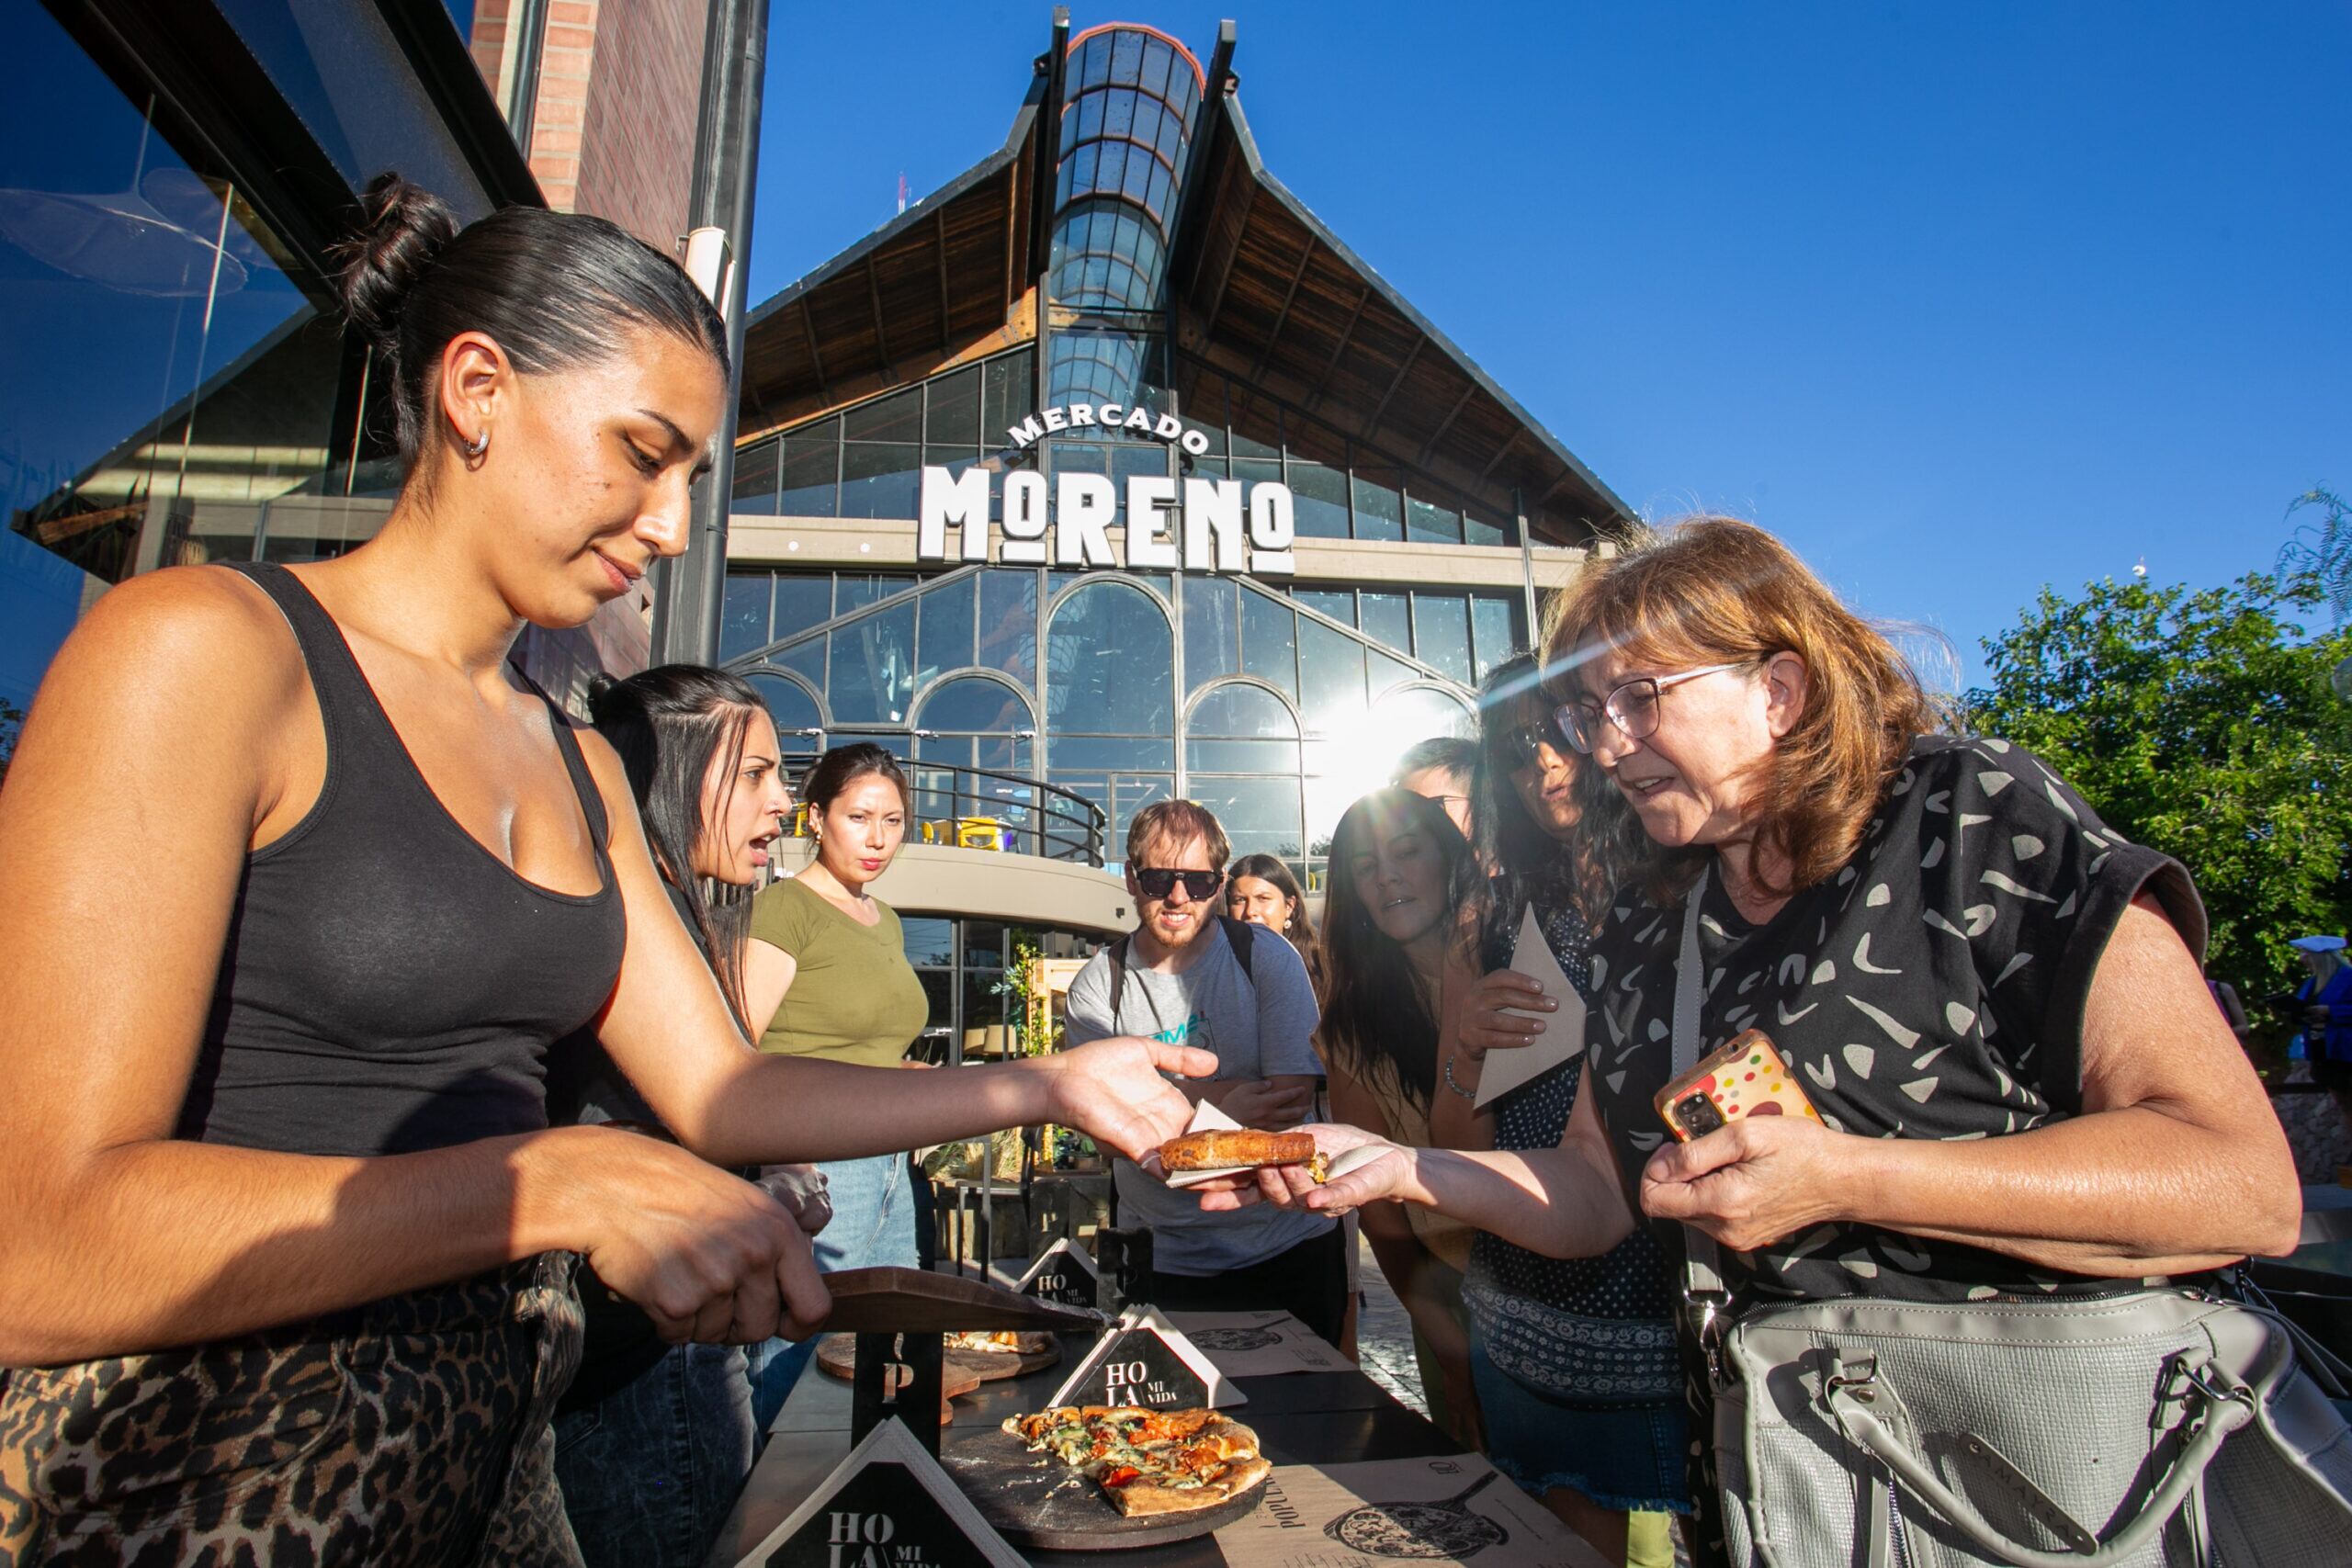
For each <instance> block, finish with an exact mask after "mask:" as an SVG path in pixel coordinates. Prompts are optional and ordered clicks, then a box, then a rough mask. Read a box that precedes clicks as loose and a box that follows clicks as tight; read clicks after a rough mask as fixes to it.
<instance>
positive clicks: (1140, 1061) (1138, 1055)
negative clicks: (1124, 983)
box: [1037, 1036, 1217, 1159]
mask: <svg viewBox="0 0 2352 1568" xmlns="http://www.w3.org/2000/svg"><path fill="white" fill-rule="evenodd" d="M1037 1061H1038V1063H1039V1064H1040V1066H1041V1069H1042V1070H1043V1071H1045V1072H1046V1073H1049V1074H1051V1075H1052V1076H1051V1077H1050V1078H1049V1079H1048V1080H1047V1089H1046V1094H1047V1097H1048V1100H1049V1103H1050V1105H1051V1107H1052V1114H1053V1120H1054V1121H1055V1122H1058V1123H1059V1124H1060V1125H1062V1126H1065V1127H1075V1128H1076V1129H1078V1131H1080V1132H1081V1133H1083V1134H1086V1135H1087V1136H1088V1137H1090V1138H1092V1139H1093V1140H1094V1141H1095V1142H1096V1143H1098V1144H1101V1145H1103V1146H1105V1147H1107V1148H1110V1149H1113V1150H1115V1151H1116V1152H1118V1153H1120V1154H1123V1155H1125V1156H1127V1157H1128V1158H1129V1159H1141V1158H1142V1157H1143V1156H1144V1155H1145V1154H1146V1153H1147V1152H1148V1151H1150V1150H1152V1149H1156V1148H1158V1147H1159V1145H1162V1144H1164V1143H1166V1142H1167V1141H1168V1140H1169V1139H1170V1138H1172V1137H1174V1136H1176V1134H1179V1133H1182V1131H1183V1130H1184V1128H1185V1125H1186V1124H1187V1123H1188V1122H1191V1121H1192V1119H1193V1104H1192V1101H1190V1100H1186V1099H1185V1098H1184V1096H1183V1094H1182V1092H1181V1091H1179V1090H1178V1089H1177V1088H1176V1086H1175V1085H1173V1084H1171V1083H1170V1082H1169V1081H1168V1080H1167V1079H1166V1078H1164V1077H1161V1076H1160V1075H1161V1074H1162V1073H1177V1074H1181V1075H1182V1076H1183V1077H1188V1078H1204V1077H1208V1076H1209V1075H1210V1074H1212V1073H1214V1072H1216V1065H1217V1064H1216V1056H1215V1055H1212V1054H1211V1053H1209V1052H1206V1051H1203V1050H1200V1049H1197V1048H1196V1047H1193V1046H1191V1045H1170V1044H1167V1043H1164V1042H1161V1041H1158V1040H1140V1039H1136V1038H1134V1037H1132V1036H1120V1037H1117V1038H1114V1039H1110V1040H1096V1041H1093V1042H1091V1043H1088V1044H1084V1045H1080V1046H1079V1047H1077V1048H1076V1049H1074V1050H1069V1051H1063V1052H1060V1053H1057V1055H1051V1056H1040V1057H1038V1058H1037Z"/></svg>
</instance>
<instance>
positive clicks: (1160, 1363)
mask: <svg viewBox="0 0 2352 1568" xmlns="http://www.w3.org/2000/svg"><path fill="white" fill-rule="evenodd" d="M1247 1403H1249V1400H1248V1396H1247V1395H1245V1394H1244V1393H1242V1392H1241V1391H1240V1390H1239V1389H1238V1388H1236V1387H1234V1386H1233V1382H1232V1380H1231V1379H1229V1378H1227V1376H1226V1375H1225V1374H1224V1373H1223V1372H1220V1371H1217V1370H1216V1362H1214V1361H1212V1360H1210V1359H1208V1357H1207V1355H1205V1354H1204V1352H1203V1351H1202V1349H1201V1348H1200V1347H1199V1346H1197V1345H1195V1344H1193V1342H1192V1341H1191V1340H1190V1339H1187V1338H1186V1337H1184V1335H1183V1331H1182V1330H1181V1329H1179V1328H1178V1327H1177V1326H1176V1325H1174V1324H1172V1323H1170V1322H1169V1321H1168V1319H1167V1318H1166V1317H1164V1316H1162V1315H1161V1314H1160V1312H1159V1309H1158V1308H1157V1307H1130V1308H1128V1309H1127V1310H1126V1311H1125V1313H1122V1314H1120V1316H1119V1321H1118V1322H1116V1323H1114V1324H1113V1325H1111V1326H1110V1327H1109V1328H1106V1329H1104V1330H1103V1337H1102V1338H1100V1339H1098V1340H1096V1341H1095V1342H1094V1348H1092V1349H1091V1350H1089V1351H1088V1352H1087V1353H1086V1357H1085V1359H1083V1360H1081V1361H1080V1362H1079V1363H1078V1368H1077V1370H1076V1371H1073V1372H1071V1373H1070V1375H1069V1378H1068V1380H1066V1381H1065V1382H1063V1383H1062V1386H1061V1387H1060V1388H1058V1389H1057V1390H1055V1391H1054V1396H1053V1397H1052V1398H1051V1399H1049V1400H1047V1401H1046V1404H1049V1405H1054V1404H1140V1405H1145V1406H1147V1407H1148V1408H1150V1409H1154V1410H1189V1409H1194V1408H1200V1407H1208V1408H1216V1407H1219V1406H1223V1405H1228V1404H1247Z"/></svg>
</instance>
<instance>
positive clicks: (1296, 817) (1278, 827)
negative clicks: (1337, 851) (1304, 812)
mask: <svg viewBox="0 0 2352 1568" xmlns="http://www.w3.org/2000/svg"><path fill="white" fill-rule="evenodd" d="M1291 750H1293V752H1294V753H1295V751H1296V750H1297V748H1296V747H1293V748H1292V749H1291ZM1189 787H1190V788H1191V790H1192V794H1193V799H1195V800H1197V801H1199V802H1200V803H1201V804H1202V805H1203V806H1205V807H1208V808H1209V809H1210V810H1211V811H1213V812H1215V813H1216V819H1217V821H1218V823H1219V824H1220V825H1221V826H1222V827H1223V828H1224V829H1225V831H1226V836H1227V838H1228V839H1230V840H1232V841H1233V852H1234V853H1235V854H1237V855H1248V854H1271V855H1281V856H1283V857H1285V858H1289V857H1293V856H1295V855H1297V854H1298V853H1299V852H1300V851H1301V849H1302V848H1303V846H1304V842H1305V835H1304V834H1303V833H1302V831H1301V827H1302V823H1301V819H1300V812H1299V784H1298V779H1297V777H1296V776H1295V774H1294V775H1293V776H1291V777H1288V778H1219V777H1216V776H1214V775H1210V776H1206V777H1200V778H1194V779H1193V781H1192V783H1191V784H1190V786H1189Z"/></svg>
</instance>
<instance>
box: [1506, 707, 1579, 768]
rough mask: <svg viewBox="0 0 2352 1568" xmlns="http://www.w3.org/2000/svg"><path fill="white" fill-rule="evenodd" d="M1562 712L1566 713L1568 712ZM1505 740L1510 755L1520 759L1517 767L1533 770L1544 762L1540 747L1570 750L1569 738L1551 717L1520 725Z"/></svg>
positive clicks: (1564, 710) (1563, 710)
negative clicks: (1538, 750)
mask: <svg viewBox="0 0 2352 1568" xmlns="http://www.w3.org/2000/svg"><path fill="white" fill-rule="evenodd" d="M1561 711H1562V712H1564V713H1565V712H1566V709H1562V710H1561ZM1503 739H1504V740H1505V741H1507V742H1508V743H1509V744H1510V754H1511V755H1512V756H1513V757H1516V758H1517V759H1519V761H1518V763H1517V764H1516V765H1517V766H1519V767H1522V768H1532V767H1533V766H1534V765H1535V764H1536V763H1538V762H1540V761H1543V758H1542V757H1541V756H1540V755H1539V754H1538V753H1537V748H1538V747H1543V746H1549V747H1550V748H1552V750H1555V751H1566V750H1567V749H1568V738H1567V737H1566V735H1564V734H1562V733H1561V732H1560V726H1559V725H1558V723H1556V722H1555V721H1554V720H1553V719H1551V718H1549V717H1545V718H1539V719H1537V720H1536V721H1535V722H1534V723H1533V724H1522V725H1518V726H1516V727H1514V728H1512V729H1511V730H1510V732H1509V733H1508V734H1506V735H1505V736H1504V737H1503ZM1579 750H1581V748H1579Z"/></svg>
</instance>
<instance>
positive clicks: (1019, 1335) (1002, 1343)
mask: <svg viewBox="0 0 2352 1568" xmlns="http://www.w3.org/2000/svg"><path fill="white" fill-rule="evenodd" d="M942 1338H943V1339H944V1341H945V1342H946V1348H948V1349H950V1350H975V1351H978V1352H979V1353H980V1354H982V1355H989V1356H1036V1355H1042V1354H1043V1353H1045V1352H1046V1351H1047V1350H1050V1349H1052V1348H1054V1337H1053V1336H1052V1335H1050V1334H1043V1333H1039V1332H1037V1331H1035V1330H1034V1329H1013V1328H1006V1329H999V1330H997V1331H995V1332H993V1333H991V1332H989V1331H988V1330H985V1329H977V1328H967V1329H961V1330H958V1331H957V1332H956V1333H954V1334H948V1335H943V1336H942Z"/></svg>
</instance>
